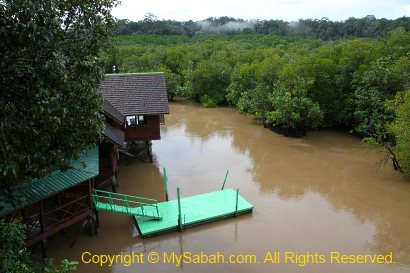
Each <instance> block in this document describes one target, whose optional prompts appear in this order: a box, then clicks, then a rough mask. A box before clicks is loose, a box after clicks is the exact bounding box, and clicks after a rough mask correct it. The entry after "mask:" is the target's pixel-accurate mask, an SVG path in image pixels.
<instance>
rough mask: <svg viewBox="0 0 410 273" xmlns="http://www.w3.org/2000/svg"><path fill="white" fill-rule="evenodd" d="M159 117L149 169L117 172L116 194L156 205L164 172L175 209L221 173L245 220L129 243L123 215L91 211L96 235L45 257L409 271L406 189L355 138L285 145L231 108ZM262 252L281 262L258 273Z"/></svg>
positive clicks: (174, 106) (138, 267)
mask: <svg viewBox="0 0 410 273" xmlns="http://www.w3.org/2000/svg"><path fill="white" fill-rule="evenodd" d="M170 112H171V114H170V115H167V116H166V125H165V126H163V127H162V128H161V130H162V131H161V133H162V139H161V140H160V141H154V142H153V153H154V163H153V164H149V163H143V162H140V161H136V160H135V161H129V160H123V161H122V162H121V166H120V174H119V185H120V187H119V192H121V193H127V194H132V195H138V196H144V197H150V198H155V199H158V200H164V199H165V197H164V186H163V181H162V169H163V167H166V168H167V175H168V187H169V191H170V198H171V199H174V198H176V188H177V187H180V188H181V195H182V196H191V195H195V194H200V193H205V192H210V191H215V190H218V189H220V187H221V186H222V182H223V179H224V176H225V172H226V170H229V176H228V179H227V182H226V188H234V189H236V188H238V189H239V190H240V193H241V195H242V196H243V197H244V198H245V199H247V200H248V201H249V202H250V203H252V204H253V205H254V211H253V213H252V214H248V215H242V216H239V217H237V218H232V219H226V220H222V221H219V222H214V223H210V224H206V225H202V226H198V227H193V228H190V229H187V230H185V231H183V232H174V233H169V234H166V235H160V236H157V237H153V238H148V239H140V238H139V237H135V236H134V237H133V234H132V233H133V227H132V221H131V219H130V217H129V216H125V215H116V214H110V213H108V212H100V228H99V232H98V235H96V236H94V237H88V236H87V235H86V232H84V234H81V235H80V237H79V238H78V240H77V242H76V244H75V246H74V247H73V248H69V247H68V245H69V244H70V243H71V241H72V240H73V236H74V235H75V233H76V230H77V228H78V227H77V226H76V227H73V228H71V229H70V230H69V232H68V233H66V235H64V236H61V235H56V236H54V237H53V238H52V240H50V242H49V254H50V256H52V257H53V258H55V259H56V260H60V259H62V258H68V259H69V260H76V261H79V262H80V264H79V271H78V272H158V273H165V272H181V271H183V272H195V273H199V272H218V273H223V272H235V273H241V272H247V273H249V272H289V273H290V272H316V273H320V272H332V273H338V272H361V273H364V272H372V273H376V272H380V273H389V272H410V198H409V197H410V183H409V182H406V181H405V179H403V178H402V177H401V176H400V175H399V174H398V173H397V172H395V171H394V170H393V169H392V166H391V164H390V163H389V164H388V165H386V166H383V165H381V166H379V165H378V162H379V161H380V160H381V159H382V158H383V154H382V153H381V152H380V151H376V150H370V151H369V150H367V149H365V148H364V147H363V145H362V143H361V142H360V140H359V139H358V138H356V137H354V136H351V135H348V134H345V133H341V132H335V131H318V132H312V133H309V134H308V135H307V136H306V137H304V138H300V139H297V138H287V137H284V136H282V135H278V134H275V133H273V132H272V131H270V130H268V129H264V128H263V126H261V124H260V122H258V121H257V120H255V119H254V118H253V117H250V116H246V115H240V114H238V113H237V112H236V110H235V109H232V108H223V107H222V108H216V109H207V108H203V107H200V106H197V105H195V104H193V103H191V102H189V101H177V102H174V103H171V105H170ZM85 251H86V252H89V253H91V254H121V253H125V254H126V253H132V252H133V253H136V254H138V253H143V255H145V258H146V257H147V255H148V254H149V253H151V252H152V251H155V252H158V253H159V254H160V255H161V256H162V255H163V253H172V252H175V253H176V254H181V253H183V252H191V253H192V254H196V253H200V252H203V253H206V254H212V253H216V252H220V253H222V254H223V255H225V256H226V257H228V256H229V255H231V254H234V255H238V254H251V255H256V256H257V257H258V260H259V261H261V263H259V264H249V263H248V264H231V263H229V264H228V263H219V264H206V265H205V264H187V263H185V264H180V265H173V264H164V263H162V262H159V263H158V264H149V263H148V262H147V261H146V260H145V261H144V260H143V261H144V263H143V264H142V263H134V264H132V265H131V266H125V265H124V264H121V263H116V264H114V265H113V266H111V267H108V266H102V267H99V266H96V265H92V264H84V263H82V262H81V256H82V253H84V252H85ZM267 252H270V253H274V252H279V254H280V255H282V260H281V261H280V263H271V262H269V261H268V262H267V263H263V261H264V258H265V257H266V255H267ZM286 252H288V254H289V253H293V254H294V255H296V254H297V255H299V257H301V258H303V255H304V254H305V255H306V254H307V253H309V254H312V255H314V254H319V255H321V254H323V255H325V257H326V261H325V262H324V263H318V262H314V261H312V260H310V261H308V262H307V264H306V265H304V264H303V263H302V262H301V261H302V260H300V259H299V260H298V261H299V262H298V261H296V260H294V262H292V260H288V261H287V262H286V263H285V262H284V260H283V258H284V255H285V254H286ZM296 252H297V253H296ZM330 252H340V253H342V254H349V255H350V254H354V255H358V254H383V255H385V254H388V253H390V252H392V253H393V256H394V264H372V263H366V264H358V263H354V264H338V263H337V262H336V261H333V262H332V263H331V262H330V259H329V257H330V256H329V255H330V254H329V253H330ZM289 255H290V254H289ZM294 257H296V256H294ZM87 258H88V256H87Z"/></svg>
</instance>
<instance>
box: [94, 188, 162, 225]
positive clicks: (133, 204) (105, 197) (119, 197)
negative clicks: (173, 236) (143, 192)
mask: <svg viewBox="0 0 410 273" xmlns="http://www.w3.org/2000/svg"><path fill="white" fill-rule="evenodd" d="M91 196H92V198H93V201H94V202H95V203H96V204H97V203H101V204H107V205H108V206H109V208H107V209H108V210H111V211H118V210H119V209H120V210H121V211H122V213H126V214H132V215H141V216H146V217H147V216H149V217H155V218H158V219H161V216H160V214H159V209H158V203H157V202H156V200H154V199H150V198H143V197H139V196H132V195H127V194H119V193H113V192H106V191H102V190H94V192H93V194H92V195H91ZM129 199H134V200H135V199H136V200H138V201H134V200H129ZM146 200H148V201H150V202H153V201H155V203H154V204H151V203H147V202H143V201H146ZM116 201H117V202H116ZM114 206H119V208H115V207H114ZM144 207H145V208H146V207H152V208H154V209H155V210H154V211H150V210H148V211H146V210H145V209H144ZM132 209H140V212H135V211H134V212H133V211H132ZM155 214H156V215H155Z"/></svg>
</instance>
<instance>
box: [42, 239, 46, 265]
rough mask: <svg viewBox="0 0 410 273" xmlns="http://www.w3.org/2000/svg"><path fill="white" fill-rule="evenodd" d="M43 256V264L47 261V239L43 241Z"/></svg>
mask: <svg viewBox="0 0 410 273" xmlns="http://www.w3.org/2000/svg"><path fill="white" fill-rule="evenodd" d="M41 256H42V258H43V262H45V260H46V259H47V239H42V240H41Z"/></svg>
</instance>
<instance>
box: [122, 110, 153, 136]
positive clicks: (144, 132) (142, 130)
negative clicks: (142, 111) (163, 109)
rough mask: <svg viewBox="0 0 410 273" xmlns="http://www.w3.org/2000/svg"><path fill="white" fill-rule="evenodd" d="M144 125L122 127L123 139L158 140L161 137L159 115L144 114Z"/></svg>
mask: <svg viewBox="0 0 410 273" xmlns="http://www.w3.org/2000/svg"><path fill="white" fill-rule="evenodd" d="M145 117H146V118H147V124H146V125H136V126H133V127H128V128H125V129H124V132H125V141H126V142H131V141H141V140H158V139H161V133H160V116H159V115H156V116H145Z"/></svg>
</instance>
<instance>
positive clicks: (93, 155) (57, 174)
mask: <svg viewBox="0 0 410 273" xmlns="http://www.w3.org/2000/svg"><path fill="white" fill-rule="evenodd" d="M83 163H85V166H83ZM98 173H99V161H98V146H96V147H93V148H90V149H89V150H88V151H87V152H86V153H84V154H83V155H82V156H81V157H80V158H79V159H77V160H75V161H73V163H72V168H70V169H69V170H67V171H64V172H63V171H54V172H52V173H51V174H50V175H48V176H46V177H44V178H42V179H34V180H33V181H31V183H30V184H28V185H25V186H22V187H20V188H18V189H17V191H18V193H19V194H20V195H21V196H22V197H23V198H24V199H25V200H26V202H27V204H31V203H34V202H37V201H39V200H42V199H44V198H47V197H48V196H51V195H53V194H55V193H58V192H60V191H63V190H65V189H68V188H71V187H72V186H75V185H77V184H80V183H81V182H83V181H86V180H88V179H91V178H93V177H95V176H97V175H98ZM1 199H3V200H4V197H3V196H0V200H1ZM15 209H18V207H14V206H13V205H12V204H10V203H6V204H5V206H4V207H3V208H2V209H1V210H0V216H4V215H6V214H8V213H10V212H12V211H13V210H15Z"/></svg>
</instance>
